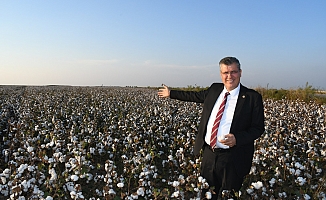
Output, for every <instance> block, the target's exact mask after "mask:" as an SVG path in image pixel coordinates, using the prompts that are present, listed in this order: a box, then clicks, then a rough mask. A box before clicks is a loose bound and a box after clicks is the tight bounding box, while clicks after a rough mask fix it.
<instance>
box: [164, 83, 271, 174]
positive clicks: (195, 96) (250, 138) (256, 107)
mask: <svg viewBox="0 0 326 200" xmlns="http://www.w3.org/2000/svg"><path fill="white" fill-rule="evenodd" d="M223 89H224V85H223V84H222V83H213V84H212V85H211V86H210V87H209V88H208V89H207V90H204V91H200V92H193V91H178V90H171V91H170V98H172V99H178V100H181V101H191V102H197V103H204V104H203V111H202V116H201V120H200V124H199V128H198V134H197V136H196V141H195V148H194V153H195V155H197V154H199V152H200V150H201V149H202V148H203V147H204V144H205V141H204V140H205V134H206V128H207V123H208V119H209V117H210V114H211V111H212V109H213V106H214V104H215V102H216V100H217V98H218V97H219V95H220V93H221V92H222V91H223ZM264 131H265V129H264V108H263V101H262V97H261V95H260V94H259V93H258V92H256V91H255V90H252V89H249V88H247V87H244V86H243V85H241V84H240V92H239V97H238V101H237V105H236V108H235V111H234V116H233V120H232V124H231V129H230V133H232V134H234V136H235V138H236V145H235V146H234V147H232V148H230V150H231V156H232V158H233V161H234V163H235V167H236V171H237V174H238V175H239V176H241V177H243V176H245V175H247V174H248V173H249V172H250V169H251V164H252V158H253V154H254V140H255V139H257V138H259V137H260V136H261V135H262V134H263V132H264Z"/></svg>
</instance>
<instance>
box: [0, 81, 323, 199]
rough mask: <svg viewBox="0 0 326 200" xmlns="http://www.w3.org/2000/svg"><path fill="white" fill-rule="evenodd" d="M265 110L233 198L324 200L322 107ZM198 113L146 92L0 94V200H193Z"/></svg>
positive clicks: (10, 90)
mask: <svg viewBox="0 0 326 200" xmlns="http://www.w3.org/2000/svg"><path fill="white" fill-rule="evenodd" d="M264 106H265V118H266V122H265V128H266V131H265V133H264V134H263V136H262V137H261V138H260V139H259V140H257V141H256V152H255V155H254V160H253V167H252V169H251V172H250V175H248V176H247V177H246V179H245V182H244V184H243V188H242V190H241V191H240V192H239V194H240V197H241V199H270V200H273V199H323V200H326V173H325V171H326V143H325V137H326V128H325V126H326V124H325V120H326V114H325V113H326V105H318V104H315V103H314V102H310V103H304V102H301V101H299V100H298V101H288V100H286V99H285V100H281V101H273V100H269V99H265V100H264ZM200 114H201V104H196V103H189V102H181V101H176V100H171V99H159V98H158V97H157V90H154V89H149V88H121V87H69V86H44V87H31V86H30V87H23V86H0V145H1V146H0V149H1V158H0V199H20V200H24V199H43V200H52V199H89V200H97V199H128V200H132V199H185V200H188V199H193V200H199V199H200V198H199V197H200V191H201V189H202V188H209V185H208V184H207V182H206V181H205V179H204V178H202V177H201V176H200V174H199V171H200V163H201V157H195V156H194V155H193V154H192V151H193V143H194V140H195V135H196V132H197V127H198V124H199V119H200ZM210 197H211V193H210V192H208V193H206V198H207V199H210Z"/></svg>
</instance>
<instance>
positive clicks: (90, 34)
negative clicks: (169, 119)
mask: <svg viewBox="0 0 326 200" xmlns="http://www.w3.org/2000/svg"><path fill="white" fill-rule="evenodd" d="M225 56H235V57H237V58H238V59H239V60H240V62H241V66H242V71H243V72H242V77H241V82H242V84H243V85H245V86H248V87H252V88H255V87H259V86H260V87H267V85H268V87H269V88H285V89H287V88H297V87H304V86H305V85H306V82H308V83H309V85H312V86H313V87H314V88H317V89H326V1H323V0H311V1H307V0H292V1H291V0H289V1H284V0H266V1H261V0H248V1H239V0H238V1H234V0H233V1H232V0H231V1H218V0H210V1H208V0H201V1H199V0H196V1H195V0H155V1H153V0H114V1H108V0H105V1H104V0H103V1H97V0H94V1H86V0H74V1H71V0H64V1H63V0H47V1H44V0H42V1H41V0H39V1H37V0H33V1H24V0H21V1H17V0H10V1H9V0H8V1H7V0H0V85H73V86H98V85H105V86H113V85H114V86H160V85H161V84H162V83H165V84H166V85H168V86H171V87H182V86H188V85H193V86H194V85H197V86H204V87H205V86H209V85H211V83H213V82H220V81H221V79H220V75H219V67H218V62H219V61H220V59H221V58H223V57H225Z"/></svg>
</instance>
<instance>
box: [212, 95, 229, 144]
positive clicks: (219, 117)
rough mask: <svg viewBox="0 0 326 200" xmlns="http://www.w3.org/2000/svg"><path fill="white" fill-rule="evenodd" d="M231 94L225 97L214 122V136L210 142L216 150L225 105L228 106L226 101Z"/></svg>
mask: <svg viewBox="0 0 326 200" xmlns="http://www.w3.org/2000/svg"><path fill="white" fill-rule="evenodd" d="M229 94H230V93H228V92H226V93H225V95H224V99H223V101H222V103H221V105H220V108H219V109H218V112H217V115H216V118H215V121H214V125H213V128H212V135H211V141H210V146H211V147H212V148H213V149H214V148H215V146H216V141H217V130H218V126H219V125H220V122H221V119H222V115H223V112H224V108H225V104H226V100H227V97H228V95H229Z"/></svg>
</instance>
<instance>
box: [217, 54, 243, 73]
mask: <svg viewBox="0 0 326 200" xmlns="http://www.w3.org/2000/svg"><path fill="white" fill-rule="evenodd" d="M233 63H236V64H237V65H238V69H239V70H240V69H241V68H240V62H239V60H238V59H237V58H235V57H225V58H222V59H221V60H220V62H219V65H221V64H224V65H228V66H229V65H232V64H233Z"/></svg>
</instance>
